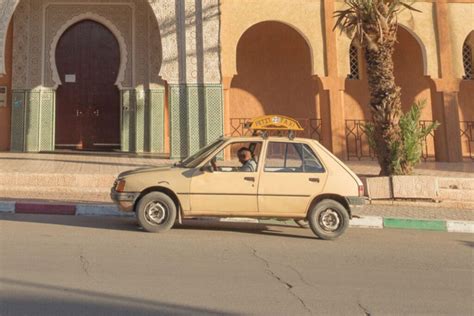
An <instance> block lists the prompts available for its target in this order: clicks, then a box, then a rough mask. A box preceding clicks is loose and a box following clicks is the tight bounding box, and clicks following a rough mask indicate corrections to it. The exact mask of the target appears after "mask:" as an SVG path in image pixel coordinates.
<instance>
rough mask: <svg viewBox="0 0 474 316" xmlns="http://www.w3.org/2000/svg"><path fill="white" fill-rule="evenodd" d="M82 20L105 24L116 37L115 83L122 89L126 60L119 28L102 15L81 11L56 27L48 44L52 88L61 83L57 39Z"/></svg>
mask: <svg viewBox="0 0 474 316" xmlns="http://www.w3.org/2000/svg"><path fill="white" fill-rule="evenodd" d="M83 20H93V21H96V22H99V23H101V24H103V25H105V26H106V27H107V28H108V29H109V30H110V31H111V32H112V33H113V34H114V35H115V38H116V39H117V41H118V43H119V47H120V68H119V73H118V75H117V79H116V81H115V84H116V85H117V86H118V87H119V88H120V89H122V88H123V85H122V84H123V82H124V80H125V69H126V65H127V61H128V50H127V44H126V43H125V39H124V37H123V35H122V33H121V32H120V30H119V29H118V28H117V27H116V26H115V25H114V24H113V23H112V22H111V21H109V20H108V19H106V18H105V17H103V16H100V15H98V14H95V13H92V12H86V13H82V14H79V15H76V16H74V17H73V18H71V19H69V20H68V21H66V22H65V23H64V24H63V25H61V27H60V28H59V29H58V31H57V32H56V34H55V35H54V37H53V40H52V42H51V45H50V49H49V63H50V65H49V66H50V67H51V71H52V76H53V78H52V79H53V81H54V84H55V86H54V88H57V87H58V85H60V84H61V79H60V78H59V74H58V69H57V67H56V47H57V46H58V42H59V39H60V38H61V36H62V35H63V33H64V32H65V31H66V30H67V29H68V28H69V27H71V26H72V25H74V24H75V23H77V22H79V21H83Z"/></svg>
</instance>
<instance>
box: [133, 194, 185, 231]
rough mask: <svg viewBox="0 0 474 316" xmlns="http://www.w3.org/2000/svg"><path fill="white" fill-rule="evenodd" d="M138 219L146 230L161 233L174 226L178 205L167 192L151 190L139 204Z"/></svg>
mask: <svg viewBox="0 0 474 316" xmlns="http://www.w3.org/2000/svg"><path fill="white" fill-rule="evenodd" d="M136 210H137V219H138V222H139V223H140V226H142V227H143V229H144V230H146V231H148V232H151V233H161V232H164V231H167V230H169V229H170V228H171V227H173V225H174V223H175V220H176V214H177V210H176V205H175V204H174V201H173V200H172V199H171V198H170V197H169V196H168V195H166V194H165V193H162V192H151V193H148V194H146V195H145V196H143V197H142V198H141V199H140V201H138V204H137V209H136Z"/></svg>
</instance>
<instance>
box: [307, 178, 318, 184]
mask: <svg viewBox="0 0 474 316" xmlns="http://www.w3.org/2000/svg"><path fill="white" fill-rule="evenodd" d="M308 180H309V181H311V182H316V183H319V178H309V179H308Z"/></svg>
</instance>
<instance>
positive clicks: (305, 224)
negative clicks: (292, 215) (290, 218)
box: [294, 219, 309, 228]
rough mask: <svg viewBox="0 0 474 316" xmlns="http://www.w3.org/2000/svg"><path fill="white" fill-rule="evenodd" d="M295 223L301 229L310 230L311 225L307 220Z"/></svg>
mask: <svg viewBox="0 0 474 316" xmlns="http://www.w3.org/2000/svg"><path fill="white" fill-rule="evenodd" d="M294 221H295V223H296V225H298V226H299V227H301V228H309V223H308V221H307V220H305V219H294Z"/></svg>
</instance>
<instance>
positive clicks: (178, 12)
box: [0, 0, 221, 88]
mask: <svg viewBox="0 0 474 316" xmlns="http://www.w3.org/2000/svg"><path fill="white" fill-rule="evenodd" d="M18 3H20V6H21V5H22V3H24V5H25V6H26V7H27V10H26V11H27V14H26V16H25V15H22V16H21V17H20V16H18V19H20V18H21V19H24V20H25V21H22V22H19V23H17V21H15V28H16V25H17V24H18V25H21V24H22V23H23V24H24V27H25V29H26V31H27V35H25V37H24V38H23V40H24V41H25V43H23V44H25V45H27V46H24V47H23V49H28V50H27V52H26V56H27V58H28V61H27V63H26V64H24V65H22V67H24V69H23V70H24V71H25V72H26V75H27V78H26V79H25V78H22V80H19V82H18V83H19V86H20V87H21V88H29V87H30V86H31V87H36V86H37V85H41V84H42V82H43V81H44V83H45V85H46V86H52V85H54V84H57V82H56V81H57V79H58V78H57V77H56V80H55V81H53V80H51V79H48V76H49V77H50V78H52V77H53V76H54V74H51V73H50V70H51V67H50V65H49V62H50V58H49V54H50V46H49V43H48V42H47V41H48V34H45V33H42V34H41V35H42V36H38V35H39V32H38V31H39V30H42V29H43V28H44V29H43V30H44V32H47V31H48V29H47V27H46V25H45V24H46V22H47V23H48V25H52V24H51V21H49V20H50V18H51V19H54V20H57V19H56V17H57V16H54V15H51V16H48V17H47V18H45V16H41V15H42V14H44V10H45V9H48V7H46V8H44V7H42V4H43V3H46V1H42V0H33V1H30V0H1V1H0V14H1V15H0V48H2V47H3V45H4V42H5V36H6V29H7V27H6V26H8V22H9V21H10V19H11V17H12V15H13V12H14V10H15V7H16V6H17V4H18ZM48 3H50V4H51V5H56V4H57V5H58V6H59V5H60V4H61V5H64V6H68V7H72V6H82V7H83V8H85V7H87V8H85V9H83V11H82V12H79V13H78V12H75V14H74V15H73V16H76V15H79V14H81V13H84V10H85V12H92V13H94V14H98V15H100V16H102V17H105V18H106V19H107V20H109V21H111V22H112V23H113V24H114V25H115V26H116V27H117V29H119V30H120V31H121V33H122V35H123V38H124V39H125V42H127V36H126V35H125V34H124V31H123V30H122V29H121V28H120V27H119V26H118V23H116V22H115V21H114V19H111V18H110V17H109V15H108V14H104V13H102V12H98V11H97V10H96V9H97V8H98V7H99V6H103V7H108V8H110V9H112V8H113V7H117V6H119V5H121V6H122V7H123V6H124V5H127V4H128V5H133V6H135V5H136V6H137V8H138V7H141V8H144V5H143V4H147V3H148V4H147V5H146V6H149V7H151V9H152V11H153V13H154V16H155V18H156V20H157V21H158V27H159V32H160V37H161V48H162V63H161V67H160V73H159V76H160V78H162V79H163V80H166V81H168V83H220V81H221V74H220V46H219V45H220V43H219V32H220V11H219V0H206V1H195V0H179V1H178V0H87V1H86V0H82V1H81V0H60V1H59V0H58V1H55V0H50V1H48ZM30 6H31V9H30ZM91 7H94V9H90V8H91ZM148 9H149V8H148ZM17 11H18V10H17ZM46 15H47V12H46ZM73 16H70V17H67V20H70V19H71V18H72V17H73ZM140 16H143V17H146V16H144V15H140ZM120 17H122V15H120ZM135 18H136V17H135ZM38 19H40V20H41V19H44V20H45V21H46V22H43V25H41V22H40V24H39V25H38V24H37V23H38V21H37V20H38ZM15 20H16V18H15ZM58 20H59V17H58ZM137 22H139V23H137ZM141 22H142V21H135V22H134V26H135V24H143V23H141ZM63 23H64V22H63ZM63 23H61V25H62V24H63ZM58 28H59V26H58ZM56 33H57V29H56V30H54V34H53V35H52V36H54V35H55V34H56ZM30 34H35V36H30ZM17 35H18V33H16V30H15V32H14V37H15V38H14V42H15V41H18V36H17ZM178 35H179V36H178ZM42 37H43V38H42ZM42 40H43V42H42ZM44 42H46V43H44ZM41 45H43V46H42V47H41ZM14 46H15V43H14ZM17 46H18V45H17ZM127 47H128V54H129V56H128V61H130V60H131V59H132V57H131V54H132V51H133V50H131V47H133V48H135V45H127ZM4 53H5V50H4V49H1V51H0V73H1V72H2V71H3V69H4V61H3V58H4V57H3V56H4ZM32 54H33V56H32ZM38 56H39V60H38ZM17 58H18V57H17V55H16V54H14V60H16V59H17ZM30 58H31V59H30ZM15 63H16V62H15ZM128 69H132V70H135V68H134V67H133V66H131V67H128V65H127V67H126V70H125V75H124V77H125V78H124V80H125V81H126V80H127V71H128ZM33 70H34V71H33ZM14 72H15V70H14ZM154 75H155V76H156V74H154ZM30 76H31V78H30ZM23 79H25V80H23ZM14 81H15V80H14ZM49 81H51V82H49ZM132 81H133V80H132Z"/></svg>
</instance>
